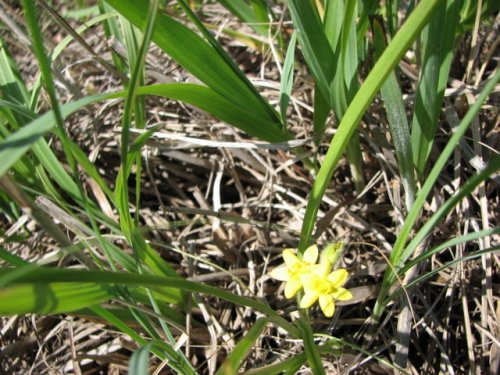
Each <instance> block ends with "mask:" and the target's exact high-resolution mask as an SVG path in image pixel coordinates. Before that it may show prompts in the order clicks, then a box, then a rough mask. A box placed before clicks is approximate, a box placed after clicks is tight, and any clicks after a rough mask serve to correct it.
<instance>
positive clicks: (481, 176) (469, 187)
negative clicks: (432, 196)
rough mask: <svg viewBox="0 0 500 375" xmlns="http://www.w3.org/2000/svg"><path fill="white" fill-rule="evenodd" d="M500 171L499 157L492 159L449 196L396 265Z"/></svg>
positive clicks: (402, 253)
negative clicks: (462, 202) (455, 208)
mask: <svg viewBox="0 0 500 375" xmlns="http://www.w3.org/2000/svg"><path fill="white" fill-rule="evenodd" d="M498 170H500V156H496V157H494V158H493V159H492V160H491V161H490V162H489V163H488V164H487V166H486V167H485V168H484V169H483V170H481V172H479V173H478V174H476V175H474V176H472V177H471V178H469V179H468V180H467V181H466V182H465V183H464V184H463V185H462V186H461V187H460V190H459V191H458V192H456V193H455V194H454V195H452V196H451V198H449V199H448V200H447V201H446V202H445V203H444V204H443V205H442V206H441V207H440V208H439V209H438V210H437V211H436V212H435V213H434V214H433V215H432V216H431V218H430V219H428V220H426V222H425V224H424V226H423V227H422V228H421V229H420V230H419V231H418V233H417V234H416V235H415V237H414V238H413V239H412V240H411V242H410V243H409V244H408V246H407V247H406V248H405V249H404V250H403V251H402V252H401V254H400V256H399V257H398V258H397V260H398V263H397V264H398V265H401V264H404V262H406V261H407V260H408V259H409V258H410V257H411V255H412V254H413V253H414V252H415V249H416V248H417V246H418V245H419V244H420V243H421V242H422V241H423V240H424V239H425V237H427V236H428V235H429V234H430V232H431V231H432V230H433V229H434V227H436V226H437V224H438V223H439V222H440V221H441V220H442V219H443V218H444V217H445V216H446V215H447V214H448V213H449V212H450V210H451V209H452V208H453V207H455V206H456V205H457V204H458V203H459V202H460V201H461V200H462V199H463V198H464V197H465V196H466V195H468V194H471V193H472V192H473V191H474V189H475V188H476V187H477V186H478V185H479V184H480V183H481V182H483V181H485V180H486V179H487V178H489V177H490V176H492V175H494V174H495V173H496V172H497V171H498Z"/></svg>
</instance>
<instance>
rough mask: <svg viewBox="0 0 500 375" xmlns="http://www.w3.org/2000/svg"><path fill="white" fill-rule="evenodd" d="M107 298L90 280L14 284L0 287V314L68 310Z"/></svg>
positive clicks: (106, 291)
mask: <svg viewBox="0 0 500 375" xmlns="http://www.w3.org/2000/svg"><path fill="white" fill-rule="evenodd" d="M108 298H110V293H109V292H108V290H106V288H105V287H103V286H102V285H99V284H94V283H92V282H69V283H67V282H64V283H58V282H53V283H33V284H23V285H14V286H11V287H8V288H6V289H0V299H1V300H2V301H4V303H2V304H0V315H3V316H5V315H16V314H29V313H44V314H45V313H52V314H57V313H62V312H71V311H74V310H78V309H81V308H83V307H87V306H90V305H94V304H97V303H100V302H102V301H104V300H105V299H108ZM6 301H9V302H8V303H7V302H6Z"/></svg>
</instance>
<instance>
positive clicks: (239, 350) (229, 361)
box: [215, 318, 269, 375]
mask: <svg viewBox="0 0 500 375" xmlns="http://www.w3.org/2000/svg"><path fill="white" fill-rule="evenodd" d="M268 323H269V319H268V318H260V319H257V321H256V322H255V323H254V325H253V326H252V328H250V330H249V331H248V333H247V334H246V335H245V337H243V338H242V339H241V340H240V341H239V342H238V344H237V345H236V346H235V347H234V349H233V350H232V351H231V353H230V354H229V355H228V356H227V358H226V359H225V360H224V362H222V364H221V366H220V367H219V369H218V370H217V372H216V373H215V375H232V374H236V373H237V372H238V369H239V368H240V367H241V365H242V363H243V361H244V360H245V358H246V357H247V356H248V355H249V354H250V350H251V349H252V347H253V345H254V344H255V342H256V341H257V339H258V338H259V337H260V335H261V334H262V331H264V329H265V328H266V326H267V324H268Z"/></svg>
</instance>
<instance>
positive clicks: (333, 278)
mask: <svg viewBox="0 0 500 375" xmlns="http://www.w3.org/2000/svg"><path fill="white" fill-rule="evenodd" d="M347 276H349V273H348V272H347V270H345V269H344V268H339V269H338V270H335V271H333V272H332V273H331V274H329V275H328V277H327V279H328V281H329V282H331V283H332V284H333V285H335V286H337V287H340V286H342V285H344V283H345V281H346V280H347Z"/></svg>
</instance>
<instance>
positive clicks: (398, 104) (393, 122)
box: [372, 18, 416, 210]
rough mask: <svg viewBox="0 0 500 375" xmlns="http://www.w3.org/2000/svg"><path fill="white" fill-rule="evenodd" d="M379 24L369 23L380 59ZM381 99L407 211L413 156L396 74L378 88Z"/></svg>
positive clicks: (410, 201) (412, 194) (411, 191)
mask: <svg viewBox="0 0 500 375" xmlns="http://www.w3.org/2000/svg"><path fill="white" fill-rule="evenodd" d="M382 25H383V24H382V23H381V20H380V19H378V18H374V19H373V22H372V32H373V35H374V37H373V40H374V45H375V56H376V57H377V58H380V55H382V52H383V50H384V49H385V47H386V43H385V37H384V32H383V26H382ZM380 93H381V94H382V100H383V101H384V107H385V111H386V113H387V120H388V122H389V129H390V131H391V136H392V141H393V143H394V149H395V150H396V157H397V160H398V166H399V173H400V174H401V181H402V184H403V188H404V192H405V202H406V209H407V210H410V208H411V206H412V205H413V201H414V200H415V194H416V184H415V171H414V168H413V154H412V151H411V142H410V126H409V125H408V118H407V117H406V111H405V106H404V102H403V94H402V93H401V89H400V87H399V83H398V80H397V79H396V74H395V73H394V72H392V73H391V74H390V75H389V77H387V80H386V81H385V83H384V84H383V85H382V87H381V88H380Z"/></svg>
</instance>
